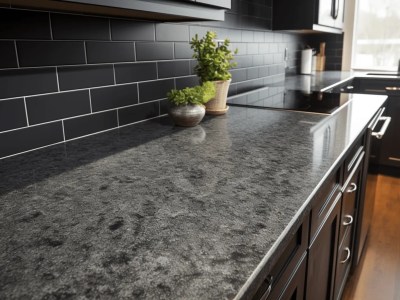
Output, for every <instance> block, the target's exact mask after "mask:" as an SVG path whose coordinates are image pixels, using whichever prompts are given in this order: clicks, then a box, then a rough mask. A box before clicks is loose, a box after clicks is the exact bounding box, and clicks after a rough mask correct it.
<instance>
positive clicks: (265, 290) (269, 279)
mask: <svg viewBox="0 0 400 300" xmlns="http://www.w3.org/2000/svg"><path fill="white" fill-rule="evenodd" d="M308 224H309V218H308V216H307V217H306V218H305V220H304V222H303V223H302V224H301V225H300V227H299V229H298V230H297V231H296V233H295V234H294V235H293V237H292V238H291V239H290V241H289V244H288V245H287V246H286V248H285V249H284V250H283V251H282V252H281V255H280V257H279V258H278V260H277V261H276V263H275V264H274V265H273V267H272V268H271V270H270V272H269V273H268V274H267V275H266V276H265V278H264V280H263V282H262V284H261V286H260V287H259V288H258V290H257V293H256V294H255V296H254V297H253V299H257V300H259V299H262V300H266V299H274V300H275V299H277V298H273V296H279V295H281V294H282V292H283V291H284V289H285V287H286V286H287V284H288V282H289V281H290V279H291V278H292V277H293V273H294V272H295V271H294V270H295V269H296V266H297V265H298V264H299V261H300V259H301V258H302V257H303V255H304V253H306V250H307V244H308V229H309V227H308Z"/></svg>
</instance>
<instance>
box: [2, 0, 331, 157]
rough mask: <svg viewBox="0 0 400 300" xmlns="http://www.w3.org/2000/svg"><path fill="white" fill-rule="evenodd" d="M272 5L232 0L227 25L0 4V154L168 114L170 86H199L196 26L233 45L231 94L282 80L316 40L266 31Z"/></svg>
mask: <svg viewBox="0 0 400 300" xmlns="http://www.w3.org/2000/svg"><path fill="white" fill-rule="evenodd" d="M271 7H272V4H271V0H258V1H251V0H246V1H239V0H233V1H232V10H230V11H229V12H227V13H226V21H225V22H197V23H176V24H173V23H155V22H143V21H137V20H126V19H119V18H107V17H95V16H84V15H76V14H66V13H57V12H48V11H32V10H23V9H18V8H11V7H3V8H0V54H1V55H0V158H5V157H8V156H12V155H15V154H18V153H23V152H25V151H30V150H33V149H38V148H41V147H44V146H48V145H52V144H57V143H62V142H65V141H69V140H73V139H76V138H81V137H84V136H87V135H91V134H94V133H98V132H102V131H106V130H111V129H116V128H119V127H122V126H126V125H129V124H133V123H136V122H142V121H145V120H149V119H152V118H157V117H159V116H161V115H164V114H166V112H167V102H166V100H165V95H166V93H167V92H168V91H169V90H171V89H172V88H183V87H186V86H193V85H195V84H197V83H198V78H197V77H196V76H195V75H194V73H193V67H194V65H195V61H194V60H193V59H192V58H191V57H192V51H191V49H190V46H189V41H190V39H191V38H192V37H193V36H194V35H195V34H196V33H198V34H200V35H203V34H205V32H206V31H207V30H214V31H216V32H217V33H218V37H219V38H229V39H230V40H231V42H232V48H237V49H238V50H239V53H238V55H237V56H236V58H235V60H236V62H237V63H238V65H237V67H236V68H235V69H234V70H232V76H233V81H232V85H231V88H230V91H229V93H230V94H231V95H232V94H236V93H241V92H243V91H246V90H249V89H253V88H256V87H259V86H262V85H265V84H268V83H273V82H277V81H281V80H283V79H284V77H285V72H286V73H290V72H291V73H294V72H295V70H296V67H297V66H298V65H299V60H298V58H299V50H300V49H302V48H303V47H304V45H305V43H306V41H307V39H311V40H313V38H312V37H311V38H310V37H309V36H305V35H302V34H289V33H280V32H271V31H270V28H271V20H272V15H271ZM286 47H287V48H288V49H289V60H288V62H287V63H286V62H284V49H285V48H286ZM327 48H328V50H329V44H328V45H327ZM328 50H327V51H328ZM328 63H329V60H328Z"/></svg>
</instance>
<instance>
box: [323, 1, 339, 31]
mask: <svg viewBox="0 0 400 300" xmlns="http://www.w3.org/2000/svg"><path fill="white" fill-rule="evenodd" d="M333 1H337V0H320V1H319V8H318V24H319V25H324V26H330V27H335V19H334V18H333V17H332V10H333V7H332V4H333Z"/></svg>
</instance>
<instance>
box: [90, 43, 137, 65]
mask: <svg viewBox="0 0 400 300" xmlns="http://www.w3.org/2000/svg"><path fill="white" fill-rule="evenodd" d="M86 51H87V62H88V63H89V64H95V63H115V62H128V61H135V47H134V44H133V43H132V42H86Z"/></svg>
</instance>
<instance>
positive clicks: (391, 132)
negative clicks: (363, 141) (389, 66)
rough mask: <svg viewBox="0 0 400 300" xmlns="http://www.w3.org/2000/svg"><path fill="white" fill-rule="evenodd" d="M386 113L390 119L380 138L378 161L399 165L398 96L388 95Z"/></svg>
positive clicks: (399, 128)
mask: <svg viewBox="0 0 400 300" xmlns="http://www.w3.org/2000/svg"><path fill="white" fill-rule="evenodd" d="M386 115H388V116H389V117H392V121H391V122H390V124H389V127H388V129H387V130H386V133H385V135H384V136H383V138H382V144H381V153H380V154H381V155H380V163H381V164H382V165H387V166H393V167H400V139H399V131H400V96H396V97H394V96H390V97H389V99H388V105H387V112H386Z"/></svg>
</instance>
